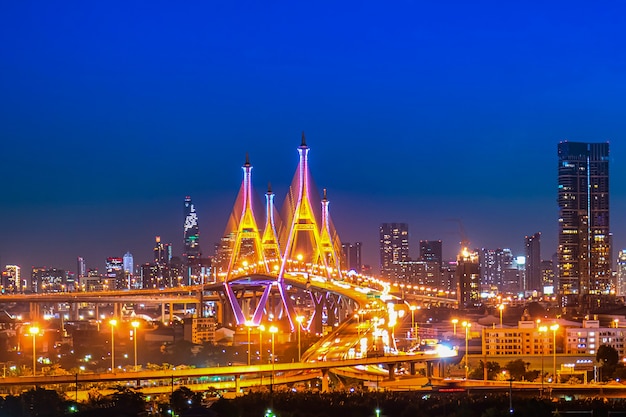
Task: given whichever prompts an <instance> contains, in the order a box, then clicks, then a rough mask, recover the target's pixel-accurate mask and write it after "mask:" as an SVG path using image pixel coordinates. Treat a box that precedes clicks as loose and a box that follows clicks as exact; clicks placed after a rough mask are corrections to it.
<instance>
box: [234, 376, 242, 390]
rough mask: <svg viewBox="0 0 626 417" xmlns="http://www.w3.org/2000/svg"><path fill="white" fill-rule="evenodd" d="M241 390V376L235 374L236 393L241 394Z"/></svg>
mask: <svg viewBox="0 0 626 417" xmlns="http://www.w3.org/2000/svg"><path fill="white" fill-rule="evenodd" d="M240 390H241V375H239V374H235V392H236V393H237V394H239V391H240Z"/></svg>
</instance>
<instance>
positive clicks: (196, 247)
mask: <svg viewBox="0 0 626 417" xmlns="http://www.w3.org/2000/svg"><path fill="white" fill-rule="evenodd" d="M184 216H185V223H184V226H183V240H184V241H183V245H184V246H183V248H184V252H183V258H184V259H185V265H186V267H187V283H188V284H192V281H193V278H192V277H193V276H195V275H197V273H196V272H197V271H195V269H198V268H199V265H200V258H201V256H202V254H201V252H200V228H199V227H198V213H196V206H195V205H194V204H193V203H192V202H191V197H189V196H187V197H185V205H184Z"/></svg>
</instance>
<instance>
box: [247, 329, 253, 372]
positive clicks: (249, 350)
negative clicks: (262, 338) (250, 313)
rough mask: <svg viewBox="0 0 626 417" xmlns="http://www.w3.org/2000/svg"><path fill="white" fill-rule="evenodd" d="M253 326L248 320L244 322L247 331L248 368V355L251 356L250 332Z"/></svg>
mask: <svg viewBox="0 0 626 417" xmlns="http://www.w3.org/2000/svg"><path fill="white" fill-rule="evenodd" d="M253 325H254V323H252V322H251V321H250V320H246V328H247V329H248V366H250V355H251V349H250V330H252V326H253Z"/></svg>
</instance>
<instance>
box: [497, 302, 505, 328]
mask: <svg viewBox="0 0 626 417" xmlns="http://www.w3.org/2000/svg"><path fill="white" fill-rule="evenodd" d="M498 310H500V328H502V311H503V310H504V304H500V305H499V306H498Z"/></svg>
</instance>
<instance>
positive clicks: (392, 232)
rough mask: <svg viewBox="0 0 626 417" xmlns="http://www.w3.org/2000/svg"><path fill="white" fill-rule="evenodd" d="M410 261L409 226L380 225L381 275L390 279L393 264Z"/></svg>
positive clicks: (404, 224)
mask: <svg viewBox="0 0 626 417" xmlns="http://www.w3.org/2000/svg"><path fill="white" fill-rule="evenodd" d="M407 260H409V225H408V224H407V223H383V224H381V225H380V274H381V275H382V276H383V277H386V278H389V277H391V276H392V274H393V263H394V262H400V261H407Z"/></svg>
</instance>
